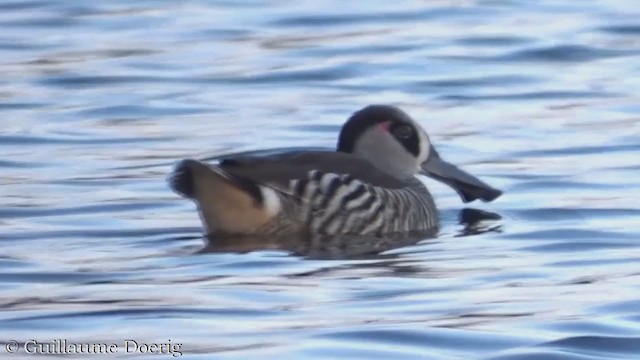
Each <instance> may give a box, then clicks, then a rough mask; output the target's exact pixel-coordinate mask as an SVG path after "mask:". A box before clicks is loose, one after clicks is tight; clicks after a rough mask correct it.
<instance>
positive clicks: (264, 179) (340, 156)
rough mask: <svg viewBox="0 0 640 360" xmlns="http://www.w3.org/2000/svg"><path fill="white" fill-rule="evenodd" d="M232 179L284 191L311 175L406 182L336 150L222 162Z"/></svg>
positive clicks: (374, 182) (393, 183)
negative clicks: (236, 178)
mask: <svg viewBox="0 0 640 360" xmlns="http://www.w3.org/2000/svg"><path fill="white" fill-rule="evenodd" d="M218 166H219V167H220V168H221V169H222V170H223V171H225V172H227V173H229V174H231V175H232V176H236V177H240V178H244V179H248V180H252V181H254V182H256V183H262V184H273V185H277V186H279V187H282V188H286V187H287V186H288V185H289V181H290V180H295V179H303V178H307V177H308V175H309V172H311V171H314V170H315V171H319V172H321V173H333V174H349V175H351V176H352V177H353V178H354V179H358V180H360V181H362V182H364V183H368V184H371V185H374V186H381V187H386V188H399V187H402V186H405V185H406V182H404V181H402V180H400V179H397V178H396V177H394V176H392V175H390V174H387V173H385V172H383V171H381V170H379V169H378V168H377V167H375V166H374V165H373V164H371V163H370V162H369V161H367V160H365V159H363V158H361V157H358V156H356V155H352V154H348V153H342V152H335V151H321V150H320V151H319V150H314V151H308V150H303V151H288V152H284V153H280V154H269V155H268V156H242V155H241V156H237V157H235V156H233V155H230V156H229V157H225V158H222V159H220V164H219V165H218Z"/></svg>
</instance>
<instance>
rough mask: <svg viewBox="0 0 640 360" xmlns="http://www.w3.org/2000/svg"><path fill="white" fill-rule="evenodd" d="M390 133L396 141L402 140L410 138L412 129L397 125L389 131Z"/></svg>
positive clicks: (407, 126)
mask: <svg viewBox="0 0 640 360" xmlns="http://www.w3.org/2000/svg"><path fill="white" fill-rule="evenodd" d="M391 133H392V134H393V136H395V137H396V138H398V139H401V140H404V139H408V138H410V137H411V135H412V134H413V129H412V128H411V126H409V125H398V126H396V127H394V128H393V129H391Z"/></svg>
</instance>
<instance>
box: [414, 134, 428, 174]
mask: <svg viewBox="0 0 640 360" xmlns="http://www.w3.org/2000/svg"><path fill="white" fill-rule="evenodd" d="M416 130H417V131H418V138H419V139H420V154H419V155H418V170H420V167H421V166H422V163H423V162H425V161H427V159H428V158H429V155H431V141H430V140H429V137H428V136H427V134H426V133H425V132H424V130H422V129H421V128H420V126H419V125H417V126H416Z"/></svg>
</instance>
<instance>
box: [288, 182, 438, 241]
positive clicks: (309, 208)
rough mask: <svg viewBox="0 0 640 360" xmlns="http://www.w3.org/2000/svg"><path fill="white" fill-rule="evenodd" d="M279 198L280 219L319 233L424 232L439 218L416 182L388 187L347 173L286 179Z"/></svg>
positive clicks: (427, 196)
mask: <svg viewBox="0 0 640 360" xmlns="http://www.w3.org/2000/svg"><path fill="white" fill-rule="evenodd" d="M290 198H292V199H293V201H291V200H290ZM282 202H283V204H285V205H287V206H285V207H284V208H283V210H282V213H281V214H280V221H282V222H289V221H291V222H299V223H306V224H307V226H306V227H307V228H308V230H309V231H310V232H312V233H318V234H328V235H336V234H357V235H381V234H385V233H395V232H406V231H421V230H427V229H431V228H434V227H436V226H437V222H438V218H437V217H438V214H437V209H436V206H435V203H434V202H433V198H432V197H431V195H430V194H429V192H428V191H427V189H426V188H425V186H424V185H423V184H422V183H421V182H420V181H419V180H415V181H412V182H411V184H409V186H406V187H403V188H396V189H387V188H384V187H380V186H374V185H371V184H367V183H364V182H362V181H360V180H358V179H355V178H354V177H353V176H351V175H349V174H334V173H322V172H320V171H311V172H309V174H308V177H306V178H302V179H296V180H291V181H290V184H289V189H288V191H285V192H283V193H282Z"/></svg>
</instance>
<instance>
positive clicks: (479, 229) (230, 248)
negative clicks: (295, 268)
mask: <svg viewBox="0 0 640 360" xmlns="http://www.w3.org/2000/svg"><path fill="white" fill-rule="evenodd" d="M458 219H459V224H460V225H462V229H460V230H459V231H458V233H457V234H456V235H455V236H456V237H462V236H470V235H477V234H482V233H486V232H500V231H501V224H500V221H499V220H501V216H500V215H498V214H496V213H492V212H488V211H484V210H478V209H473V208H465V209H463V210H461V211H460V213H459V216H458ZM437 233H438V229H437V228H431V229H429V230H428V231H421V232H417V231H414V232H399V233H392V234H385V235H384V236H381V237H379V236H373V235H369V236H366V235H364V236H363V235H350V234H342V235H321V234H310V235H307V236H304V237H301V236H293V235H284V236H215V235H209V236H207V245H206V246H205V247H204V248H202V249H200V250H199V251H198V253H219V252H236V253H247V252H252V251H261V250H276V251H286V252H289V253H291V254H292V255H297V256H303V257H306V258H308V259H322V260H342V259H367V258H377V257H380V256H381V253H384V252H385V251H389V250H393V249H397V248H401V247H405V246H411V245H415V244H417V243H419V242H422V241H429V239H434V238H435V237H436V235H437Z"/></svg>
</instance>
